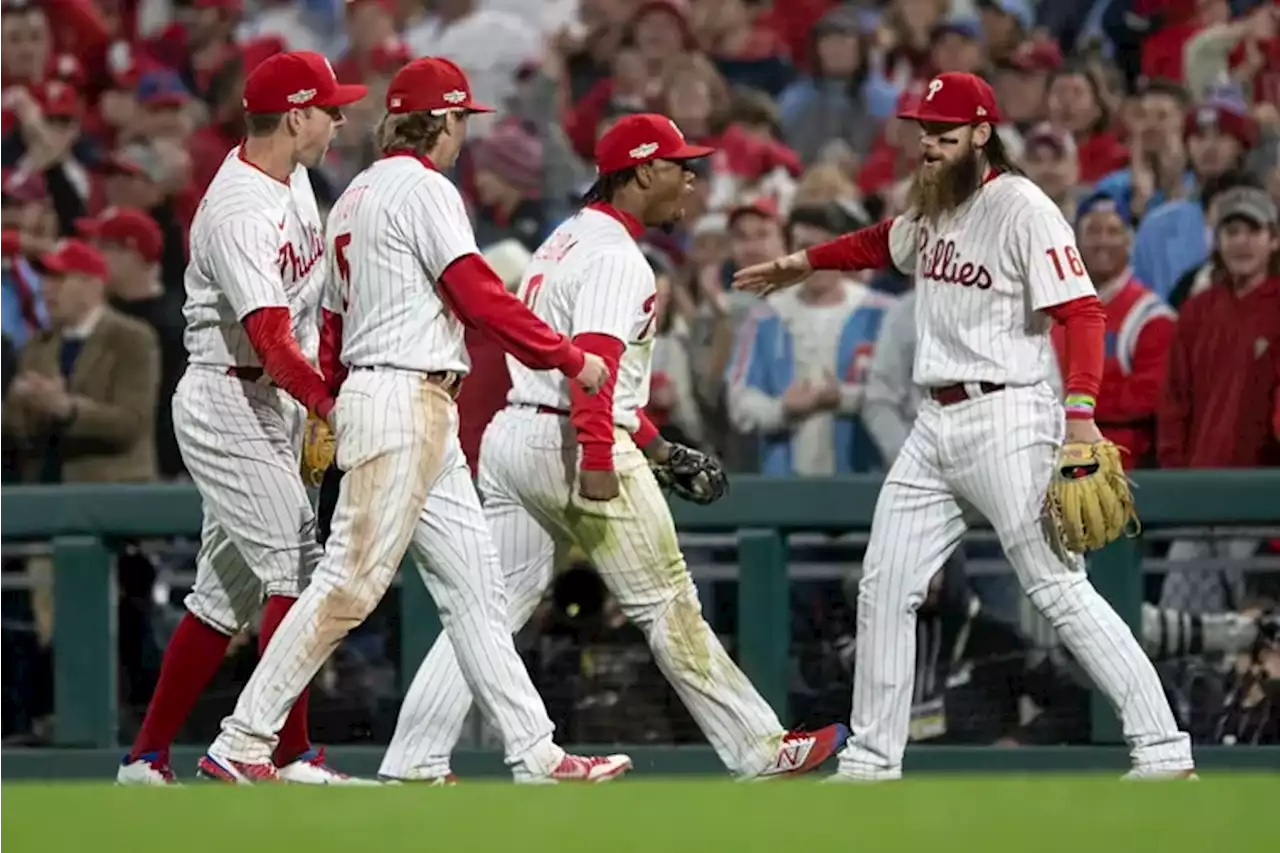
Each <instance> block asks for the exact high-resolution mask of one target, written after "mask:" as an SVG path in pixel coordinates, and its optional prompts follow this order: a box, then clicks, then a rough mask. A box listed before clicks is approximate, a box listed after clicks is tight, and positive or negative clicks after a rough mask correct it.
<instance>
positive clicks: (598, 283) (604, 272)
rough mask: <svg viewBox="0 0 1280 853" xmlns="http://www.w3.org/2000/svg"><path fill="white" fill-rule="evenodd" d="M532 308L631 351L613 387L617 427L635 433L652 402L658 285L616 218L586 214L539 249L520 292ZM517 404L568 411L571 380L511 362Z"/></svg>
mask: <svg viewBox="0 0 1280 853" xmlns="http://www.w3.org/2000/svg"><path fill="white" fill-rule="evenodd" d="M518 293H519V296H520V299H521V300H522V301H523V302H524V304H525V305H527V306H529V310H531V311H533V313H534V314H537V315H538V317H540V318H541V319H542V321H543V322H545V323H546V324H547V325H548V326H550V327H551V328H553V329H555V330H556V331H557V332H560V333H561V334H564V335H567V336H568V337H570V338H573V337H575V336H577V335H582V334H590V333H596V334H601V335H608V336H609V337H611V338H617V339H618V340H620V341H622V342H623V344H625V345H626V349H625V350H623V353H622V360H621V362H620V363H619V365H618V378H617V382H616V384H615V385H614V389H613V421H614V423H615V424H617V425H618V426H621V427H623V428H624V429H626V430H628V431H631V432H634V431H635V430H636V428H637V427H638V426H639V425H640V419H639V415H638V412H639V410H640V409H643V408H644V407H645V406H646V405H647V404H648V402H649V369H650V362H651V356H652V355H653V339H654V337H655V335H656V333H657V330H656V329H655V328H654V324H655V316H654V306H655V303H656V302H657V294H658V291H657V285H656V283H655V281H654V276H653V268H652V267H650V266H649V262H648V261H647V260H645V257H644V254H643V253H642V252H641V251H640V247H639V246H637V245H636V241H635V237H633V236H632V235H631V233H629V232H628V230H627V226H626V225H624V224H623V223H622V222H621V221H619V220H618V219H617V218H615V217H614V216H612V215H610V214H608V213H604V212H601V211H599V210H594V209H591V208H586V209H584V210H582V211H580V212H579V213H578V214H577V215H576V216H574V217H572V218H571V219H569V220H568V221H567V222H565V223H563V224H562V225H561V226H560V227H559V228H557V229H556V230H555V231H554V232H552V234H551V236H550V237H548V238H547V239H546V241H545V242H544V243H543V244H542V245H541V246H539V247H538V251H537V252H535V253H534V255H533V261H532V262H531V263H530V264H529V267H528V269H526V270H525V274H524V279H523V280H522V281H521V282H520V290H519V291H518ZM507 369H508V370H510V372H511V392H510V393H509V394H508V395H507V401H508V402H510V403H512V404H513V405H525V406H550V407H552V408H556V409H564V410H567V409H568V408H569V406H570V401H569V380H568V379H566V378H565V377H564V376H563V375H562V374H560V373H556V372H553V371H535V370H530V369H529V368H527V367H525V366H524V365H523V364H520V362H518V361H516V360H515V359H514V358H512V357H511V356H507Z"/></svg>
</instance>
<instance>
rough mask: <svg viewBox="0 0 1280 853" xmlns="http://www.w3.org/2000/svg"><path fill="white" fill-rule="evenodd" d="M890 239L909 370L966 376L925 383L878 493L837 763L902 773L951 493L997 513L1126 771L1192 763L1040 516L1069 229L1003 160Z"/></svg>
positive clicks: (1113, 621) (1003, 538) (949, 529)
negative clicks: (908, 308) (1049, 312)
mask: <svg viewBox="0 0 1280 853" xmlns="http://www.w3.org/2000/svg"><path fill="white" fill-rule="evenodd" d="M889 242H890V251H891V254H892V256H893V259H894V265H895V266H897V267H898V268H899V269H901V270H902V271H903V272H906V273H913V274H914V276H915V282H916V291H917V297H916V309H915V310H916V327H917V329H918V332H919V343H918V346H917V348H916V353H915V364H914V379H915V382H916V384H917V385H920V386H923V387H925V388H937V387H942V386H948V385H952V384H954V383H964V385H965V390H966V392H967V396H968V399H966V400H963V401H961V402H953V403H951V404H950V405H944V404H942V403H940V402H938V401H936V400H934V399H932V398H931V397H930V396H929V395H927V394H926V396H925V398H924V399H923V401H922V403H921V405H920V411H919V415H918V417H917V418H916V421H915V424H914V426H913V428H912V430H911V432H910V434H909V435H908V437H907V439H906V442H905V443H904V444H903V446H902V449H901V451H900V452H899V454H898V456H897V458H896V460H895V461H894V464H893V466H892V468H891V469H890V471H889V474H888V476H887V477H886V479H885V485H884V488H883V489H882V490H881V492H880V497H879V500H878V501H877V503H876V510H875V516H874V519H873V521H872V532H871V541H870V544H869V545H868V548H867V554H866V559H865V562H864V566H863V576H862V579H861V582H860V584H859V590H858V616H857V619H858V628H857V633H858V643H857V652H856V655H857V658H856V669H855V680H854V688H853V715H852V720H851V728H852V730H853V733H854V735H853V738H852V739H851V740H850V741H849V744H848V746H847V747H846V748H845V750H844V751H843V752H842V753H841V757H840V775H841V776H843V777H853V778H864V779H885V778H896V777H897V776H899V775H900V774H901V772H902V755H903V750H904V748H905V746H906V741H907V731H908V721H909V716H910V709H911V689H912V667H913V665H914V661H915V659H916V650H915V643H916V634H915V629H914V626H915V611H916V608H918V607H919V605H920V603H921V601H922V600H923V599H924V597H925V593H926V590H927V587H928V583H929V579H930V578H931V577H932V576H933V575H934V574H935V573H936V572H937V571H938V569H939V568H940V567H941V566H942V564H943V562H944V561H945V560H946V559H947V557H948V556H949V555H950V554H951V552H952V551H953V550H954V549H955V547H956V545H957V543H958V542H959V540H960V537H961V535H962V534H963V533H964V531H965V521H964V518H963V516H962V512H961V504H960V501H964V502H966V503H969V504H971V505H973V506H974V507H975V508H976V509H977V510H978V511H979V512H981V513H982V514H983V515H984V516H985V517H986V518H987V519H988V520H989V521H990V523H991V525H992V526H993V527H994V528H995V531H996V533H997V534H998V536H999V538H1000V542H1001V544H1002V546H1003V547H1004V551H1005V554H1006V555H1007V556H1008V558H1009V561H1010V562H1011V563H1012V565H1013V567H1014V569H1015V571H1016V573H1017V576H1018V580H1019V581H1020V582H1021V584H1022V587H1023V589H1024V590H1025V591H1026V593H1027V595H1028V597H1029V598H1030V599H1031V602H1032V603H1033V604H1034V605H1035V606H1036V608H1037V609H1038V610H1039V611H1040V612H1041V613H1042V614H1044V616H1045V617H1046V618H1047V619H1048V621H1049V622H1050V623H1052V624H1053V626H1054V627H1055V628H1056V629H1057V631H1058V633H1059V635H1060V636H1061V637H1062V640H1063V642H1064V644H1065V645H1066V646H1067V647H1068V648H1069V649H1070V650H1071V652H1072V653H1073V654H1074V655H1075V657H1076V659H1077V660H1078V661H1079V662H1080V663H1081V665H1082V666H1083V667H1084V668H1085V670H1086V671H1087V672H1088V673H1089V675H1090V677H1091V678H1092V679H1093V680H1094V682H1095V683H1096V684H1097V685H1098V686H1099V687H1100V688H1101V689H1102V690H1103V691H1104V692H1105V693H1106V694H1107V696H1108V698H1109V699H1110V700H1111V702H1112V703H1113V704H1114V705H1115V706H1116V709H1117V711H1118V713H1119V715H1120V718H1121V721H1122V723H1123V727H1124V734H1125V737H1126V739H1127V740H1128V742H1129V745H1130V747H1131V750H1132V756H1133V761H1134V765H1135V768H1136V769H1137V770H1139V771H1149V772H1159V771H1174V770H1182V769H1187V768H1190V767H1191V766H1192V762H1191V749H1190V742H1189V739H1188V737H1187V736H1186V735H1185V734H1183V733H1181V732H1179V731H1178V728H1177V724H1176V722H1175V720H1174V717H1173V714H1172V712H1171V710H1170V708H1169V705H1168V703H1167V702H1166V701H1165V698H1164V693H1163V691H1162V689H1161V686H1160V682H1159V679H1158V677H1157V676H1156V673H1155V670H1154V668H1153V667H1152V665H1151V663H1150V661H1149V660H1148V659H1147V658H1146V656H1145V655H1144V654H1143V652H1142V649H1141V647H1140V646H1139V645H1138V643H1137V641H1136V640H1135V639H1134V637H1133V634H1132V633H1131V632H1130V630H1129V628H1128V626H1126V625H1125V623H1124V622H1123V621H1122V620H1121V619H1120V617H1119V616H1117V615H1116V613H1115V611H1114V610H1112V608H1111V607H1110V605H1108V604H1107V602H1106V601H1105V600H1104V599H1103V598H1102V597H1101V596H1100V595H1099V594H1098V593H1097V592H1096V591H1095V590H1094V588H1093V586H1092V584H1090V583H1089V580H1088V578H1087V577H1086V575H1085V571H1084V568H1085V567H1084V564H1083V561H1082V560H1081V559H1080V558H1079V557H1078V556H1076V555H1071V554H1067V553H1064V552H1061V551H1060V550H1059V549H1056V548H1055V547H1054V546H1053V544H1052V543H1051V541H1050V540H1049V539H1048V538H1047V537H1046V535H1045V533H1044V530H1043V528H1042V517H1041V516H1042V507H1043V503H1044V498H1045V493H1046V491H1047V488H1048V485H1049V481H1050V478H1051V476H1052V473H1053V468H1054V465H1055V463H1056V458H1057V453H1058V450H1059V448H1060V446H1061V444H1062V441H1063V436H1064V422H1065V416H1064V412H1063V408H1062V405H1061V403H1060V401H1059V398H1058V395H1057V394H1056V393H1055V392H1054V391H1053V389H1052V387H1051V385H1050V382H1049V379H1050V376H1051V374H1052V371H1054V370H1056V362H1055V359H1054V355H1053V350H1052V346H1051V344H1050V340H1049V335H1048V331H1049V324H1050V322H1051V321H1050V320H1049V318H1048V317H1047V316H1045V315H1044V314H1043V313H1040V312H1041V311H1042V309H1045V308H1049V307H1051V306H1054V305H1058V304H1061V303H1065V302H1068V301H1071V300H1073V299H1077V298H1079V297H1083V296H1089V295H1092V294H1093V293H1094V288H1093V284H1092V282H1090V280H1089V278H1088V276H1087V274H1086V273H1085V271H1084V267H1083V265H1082V264H1081V263H1080V260H1079V255H1078V254H1077V251H1076V247H1075V239H1074V236H1073V234H1072V231H1071V228H1070V226H1069V225H1068V224H1067V223H1066V221H1065V220H1064V219H1063V217H1062V215H1061V213H1060V212H1059V211H1058V210H1057V208H1056V207H1054V206H1053V204H1052V202H1050V201H1049V199H1048V198H1047V197H1046V196H1045V195H1044V194H1043V193H1042V192H1041V191H1040V190H1039V189H1037V188H1036V187H1035V186H1034V185H1033V184H1032V183H1031V182H1030V181H1028V180H1027V179H1025V178H1023V177H1020V176H1016V175H1002V176H999V177H996V178H994V179H993V180H991V181H989V182H988V183H987V184H985V185H984V186H983V187H982V188H981V189H980V190H979V191H978V192H977V193H976V194H975V195H974V196H973V197H972V198H970V199H969V200H968V201H966V202H965V203H964V204H963V205H962V206H961V207H960V208H959V209H958V210H956V211H953V212H951V213H949V214H946V215H944V216H943V217H941V219H940V220H939V221H937V222H936V223H930V222H922V221H917V220H914V219H912V218H908V217H902V218H899V219H898V220H897V221H895V223H894V224H893V227H892V229H891V230H890V239H889ZM982 383H992V384H996V385H1003V386H1005V387H1004V388H1003V389H1002V390H996V391H992V390H987V391H985V392H984V390H983V388H982ZM989 388H990V386H988V389H989Z"/></svg>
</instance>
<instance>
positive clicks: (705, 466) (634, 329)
mask: <svg viewBox="0 0 1280 853" xmlns="http://www.w3.org/2000/svg"><path fill="white" fill-rule="evenodd" d="M711 153H712V149H710V148H704V147H702V146H698V145H690V144H688V143H686V142H685V139H684V136H683V135H682V134H681V133H680V130H679V129H678V128H677V127H676V125H675V123H674V122H672V121H671V120H670V119H669V118H666V117H664V116H660V115H633V116H628V117H626V118H624V119H622V120H621V121H619V122H618V123H617V124H616V125H615V126H614V127H612V128H611V129H610V130H609V131H608V132H607V133H605V134H604V136H602V137H601V138H600V141H599V143H598V145H597V146H596V152H595V159H596V166H597V168H598V170H599V174H600V178H599V180H598V181H597V182H596V184H595V186H594V187H593V188H592V190H591V191H590V193H589V195H588V201H589V202H590V203H589V204H588V205H587V207H586V209H585V210H583V211H581V212H580V213H579V214H578V215H577V216H575V217H573V218H572V219H570V220H569V221H567V222H566V223H564V224H563V225H561V226H560V227H559V228H557V229H556V231H555V232H554V233H553V234H552V235H551V236H550V237H548V238H547V241H546V242H545V243H543V244H542V246H541V247H540V248H539V249H538V251H537V252H536V253H535V255H534V259H533V262H532V263H531V264H530V265H529V267H528V269H527V270H526V272H525V275H524V280H523V282H522V283H521V286H520V296H521V298H522V299H523V300H524V303H525V304H526V305H528V306H529V307H530V308H531V309H532V310H533V312H534V313H535V314H537V315H538V316H539V317H541V318H542V319H543V320H545V321H546V322H547V323H548V324H549V325H550V326H551V327H552V328H553V329H555V330H557V331H560V332H563V333H564V334H566V335H570V336H572V339H573V342H574V343H575V344H577V345H578V346H579V347H581V348H582V349H583V350H586V351H588V352H593V353H597V354H599V355H600V357H601V358H603V359H604V360H605V363H606V364H608V365H609V371H610V376H611V378H610V380H609V381H608V382H607V383H606V384H605V386H604V388H602V389H601V390H600V392H599V393H597V394H595V395H588V394H585V393H583V392H582V391H581V390H580V389H577V388H575V387H574V386H573V385H571V384H570V383H568V382H566V381H564V380H563V379H562V378H561V377H558V376H556V375H554V374H551V373H545V372H542V373H540V372H535V371H532V370H530V369H529V368H528V367H526V366H524V365H521V364H519V363H517V362H516V361H515V360H514V359H511V358H508V366H509V367H510V370H511V381H512V389H511V392H510V394H509V395H508V398H507V399H508V405H507V408H506V409H504V410H502V411H500V412H499V413H498V414H497V415H496V416H495V417H494V419H493V422H492V423H491V424H490V426H489V428H488V430H486V431H485V435H484V439H483V441H482V443H481V450H480V460H481V461H480V489H481V492H482V493H483V495H484V499H485V503H484V510H485V516H486V518H487V519H488V522H489V526H490V527H491V528H492V529H493V535H494V539H495V540H496V541H497V542H498V543H499V549H500V551H501V556H502V565H503V568H504V570H505V572H506V589H507V599H508V602H509V606H510V616H509V618H510V622H509V623H508V630H512V631H516V630H519V629H520V628H521V627H523V625H524V623H525V622H526V621H527V620H528V619H529V617H530V616H531V615H532V613H533V611H534V608H535V607H536V606H537V604H538V602H539V601H540V600H541V599H542V597H543V594H544V593H545V592H546V589H547V586H548V585H549V584H550V582H551V575H552V563H553V555H554V552H555V550H556V546H557V545H558V544H559V545H568V544H576V545H577V546H579V547H580V548H581V549H582V550H583V551H584V552H585V553H586V555H587V557H588V558H589V559H590V560H591V562H592V563H593V564H594V565H595V566H596V567H597V569H598V570H599V572H600V576H601V578H602V579H603V580H604V582H605V584H607V586H608V587H609V590H610V591H611V592H612V593H613V595H614V596H615V597H616V598H617V600H618V603H619V604H620V605H621V606H622V609H623V612H624V613H625V614H626V615H627V617H628V618H629V619H630V620H631V621H632V622H634V623H635V624H636V625H638V626H639V627H640V628H641V629H642V630H643V631H644V633H645V636H646V638H647V639H648V641H649V647H650V649H651V650H652V652H653V656H654V659H655V660H656V661H657V664H658V667H659V668H660V669H661V670H662V672H663V674H665V675H666V677H667V678H668V679H669V680H670V681H671V684H672V685H673V686H674V687H675V689H676V692H677V693H678V694H679V696H680V698H681V699H682V700H683V701H684V703H685V705H686V706H687V707H688V709H689V712H690V713H691V714H692V715H693V718H694V719H695V720H696V721H697V723H698V725H699V726H700V727H701V728H702V731H703V732H704V733H705V734H706V735H707V738H708V740H710V742H711V745H712V746H713V747H714V748H715V750H716V753H717V754H718V755H719V756H720V758H721V760H722V761H724V763H725V764H726V765H727V766H728V768H729V770H730V771H731V772H732V773H733V774H735V775H736V776H739V777H744V778H760V777H767V776H776V775H781V774H795V773H804V772H807V771H809V770H812V769H814V768H815V767H817V766H818V765H819V764H821V763H822V762H823V761H824V760H825V759H826V758H828V757H829V756H830V755H831V754H832V753H833V752H835V750H837V749H839V748H840V746H841V745H842V744H843V743H844V741H845V738H846V737H847V736H848V730H847V729H846V728H845V727H844V726H843V725H832V726H827V727H826V728H824V729H821V730H819V731H816V732H788V731H787V730H786V729H784V728H783V727H782V725H781V724H780V723H779V722H778V717H777V715H776V714H775V713H774V712H773V709H772V708H770V707H769V704H768V703H767V702H765V700H764V698H763V697H761V696H760V694H759V693H758V692H756V690H755V688H753V687H752V686H751V683H750V682H749V681H748V680H747V677H746V676H745V675H743V673H742V671H741V670H740V669H738V667H737V665H736V664H734V662H733V660H732V659H731V658H730V657H729V655H728V654H727V653H726V652H725V650H724V647H723V646H721V645H720V641H719V640H718V639H717V638H716V635H715V633H714V632H713V631H712V630H711V628H710V626H709V625H707V623H706V621H705V620H704V619H703V618H702V608H701V605H700V604H699V603H698V594H697V590H696V589H695V588H694V585H693V580H692V578H691V577H690V576H689V571H688V569H687V568H686V566H685V562H684V556H683V555H682V554H681V553H680V547H679V545H678V543H677V541H676V530H675V525H674V524H673V522H672V520H671V513H670V511H669V509H668V508H667V502H666V498H665V496H664V495H663V491H662V487H661V486H660V484H659V479H661V480H662V481H663V482H665V483H667V484H669V485H670V486H672V487H673V488H674V489H675V490H676V491H678V492H679V493H681V494H683V495H685V496H687V497H690V498H691V499H693V500H696V501H698V502H701V503H709V502H711V501H713V500H715V499H717V498H719V497H720V496H721V495H722V494H723V493H724V490H725V486H726V481H725V477H724V474H723V472H722V471H721V470H720V468H719V466H718V464H716V463H715V462H714V460H711V459H709V458H708V457H706V456H704V455H703V454H701V453H699V452H698V451H696V450H693V449H690V448H688V447H682V446H680V445H675V444H669V443H668V442H666V441H664V440H663V439H662V438H661V437H660V436H659V435H658V431H657V430H656V429H655V428H654V426H653V424H651V423H650V422H649V421H648V419H646V418H645V416H644V413H643V409H644V406H645V404H646V403H647V402H648V399H649V366H650V365H649V361H650V356H651V354H652V350H653V339H654V336H655V334H656V327H655V324H656V317H657V313H656V312H657V310H658V308H657V305H656V303H657V298H658V297H657V290H656V285H655V282H654V275H653V271H652V268H651V267H650V266H649V262H648V261H647V260H646V259H645V257H644V255H643V254H642V253H641V251H640V248H639V246H637V244H636V240H637V239H638V238H639V237H640V235H641V234H642V233H643V232H644V230H645V228H646V227H652V226H662V225H668V224H672V223H675V222H677V221H679V220H680V218H681V216H682V215H683V213H684V204H685V197H686V196H687V195H688V194H689V193H690V192H691V191H692V189H693V181H694V174H693V172H692V171H691V168H690V166H691V162H692V161H694V160H696V159H698V158H701V157H705V156H707V155H708V154H711ZM651 466H653V468H654V469H655V470H656V473H657V475H658V477H657V478H655V470H651ZM499 582H500V581H499ZM455 649H456V645H455V644H454V643H453V642H452V638H451V637H442V638H440V639H439V640H437V641H436V644H435V647H434V648H432V650H431V652H430V653H429V654H428V655H427V658H426V660H425V662H424V663H423V665H422V667H421V669H419V670H418V675H417V677H416V678H415V679H414V681H413V684H412V686H411V687H410V688H409V693H408V695H406V697H405V702H404V706H403V707H402V709H401V712H400V720H399V722H398V724H397V726H396V733H395V735H394V737H393V738H392V741H391V745H390V747H389V748H388V750H387V755H386V758H385V759H384V760H383V763H382V768H381V771H380V775H381V776H382V777H383V778H392V779H412V780H448V779H449V778H450V776H451V773H450V766H449V758H450V753H452V751H453V748H454V746H455V745H456V744H457V741H458V737H459V735H460V734H461V732H462V727H463V724H464V722H465V720H466V716H467V712H468V710H469V709H470V706H471V696H472V693H471V691H470V690H469V689H468V685H467V682H466V679H464V678H463V675H462V673H461V672H460V670H459V657H460V655H458V654H456V653H455Z"/></svg>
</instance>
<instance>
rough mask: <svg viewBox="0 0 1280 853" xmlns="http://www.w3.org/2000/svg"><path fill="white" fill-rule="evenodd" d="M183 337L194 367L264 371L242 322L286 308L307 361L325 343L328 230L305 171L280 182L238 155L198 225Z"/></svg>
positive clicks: (216, 183)
mask: <svg viewBox="0 0 1280 853" xmlns="http://www.w3.org/2000/svg"><path fill="white" fill-rule="evenodd" d="M190 245H191V259H190V261H189V262H188V264H187V271H186V275H185V276H184V285H185V287H186V293H187V296H186V304H185V305H184V306H183V308H182V315H183V317H184V318H185V319H186V323H187V328H186V332H185V334H184V335H183V343H184V344H185V345H186V348H187V353H188V354H189V356H190V358H189V360H190V361H191V363H193V364H212V365H217V366H221V365H226V366H228V367H234V366H241V367H254V366H259V362H258V355H257V353H256V352H254V349H253V345H252V344H251V343H250V342H249V336H248V335H247V334H246V333H245V330H244V327H243V326H242V325H240V321H241V320H243V319H244V318H245V316H246V315H248V314H250V313H251V312H253V311H256V310H257V309H259V308H269V307H287V308H288V309H289V314H290V315H291V317H292V318H293V334H294V337H296V338H297V340H298V347H299V348H300V349H301V350H302V354H303V355H304V356H305V357H306V358H307V359H308V360H310V361H312V362H314V361H315V358H316V351H317V349H318V348H319V343H320V292H321V289H322V286H323V284H324V276H325V264H324V263H322V260H323V257H322V256H323V254H324V230H323V225H322V223H321V221H320V208H319V207H318V206H317V205H316V197H315V193H314V192H312V190H311V179H310V178H309V177H308V176H307V170H306V168H305V167H304V166H298V167H297V168H296V169H294V171H293V174H292V175H291V176H290V178H289V181H288V183H284V182H282V181H277V180H276V179H275V178H273V177H271V176H270V175H268V174H267V173H266V172H263V171H262V170H261V169H259V168H258V167H257V166H254V165H253V164H251V163H248V162H246V161H245V160H243V159H242V158H241V157H240V148H239V147H238V146H237V147H236V148H233V149H232V150H231V153H229V154H228V155H227V157H226V159H225V160H223V161H222V166H221V167H219V169H218V173H217V174H216V175H215V176H214V178H213V181H212V182H211V183H210V184H209V189H208V190H207V191H206V192H205V194H204V198H203V199H201V200H200V207H199V208H198V209H197V210H196V216H195V219H194V220H193V221H192V223H191V243H190Z"/></svg>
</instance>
